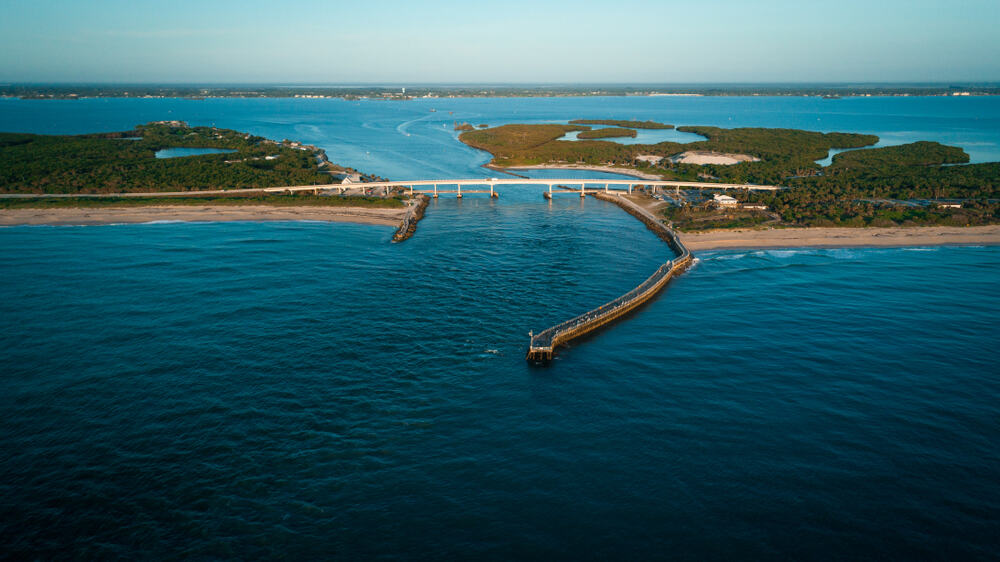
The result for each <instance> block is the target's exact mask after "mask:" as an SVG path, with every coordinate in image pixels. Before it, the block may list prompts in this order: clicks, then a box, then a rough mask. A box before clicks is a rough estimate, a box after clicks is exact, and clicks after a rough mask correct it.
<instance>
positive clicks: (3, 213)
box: [0, 205, 407, 226]
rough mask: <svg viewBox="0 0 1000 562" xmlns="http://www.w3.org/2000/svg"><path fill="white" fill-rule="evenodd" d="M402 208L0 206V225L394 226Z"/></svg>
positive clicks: (397, 222) (397, 223)
mask: <svg viewBox="0 0 1000 562" xmlns="http://www.w3.org/2000/svg"><path fill="white" fill-rule="evenodd" d="M406 211H407V209H406V208H399V209H380V208H367V207H319V206H312V207H284V206H268V205H247V206H233V205H216V206H212V205H205V206H190V205H176V206H169V205H163V206H159V205H157V206H149V207H106V208H95V207H90V208H87V207H78V208H70V207H67V208H52V209H44V208H38V209H31V208H24V209H0V226H16V225H53V226H61V225H65V226H69V225H98V224H122V223H144V222H156V221H181V222H224V221H299V220H308V221H328V222H353V223H361V224H376V225H385V226H398V225H399V222H400V221H401V220H402V219H403V216H404V215H405V214H406Z"/></svg>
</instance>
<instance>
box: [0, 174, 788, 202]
mask: <svg viewBox="0 0 1000 562" xmlns="http://www.w3.org/2000/svg"><path fill="white" fill-rule="evenodd" d="M504 185H539V186H544V187H547V188H548V191H547V192H546V193H547V197H551V196H552V195H554V194H557V193H578V194H580V195H581V196H584V195H586V194H588V193H597V192H608V193H610V192H627V193H632V189H633V188H634V187H635V186H637V185H644V186H653V187H665V188H675V189H678V190H679V189H722V190H733V189H736V190H741V189H746V190H750V191H775V190H778V189H782V188H781V187H778V186H775V185H754V184H743V183H710V182H691V181H666V180H643V179H638V178H636V179H625V180H619V179H592V178H589V179H588V178H583V179H581V178H575V179H574V178H567V179H559V178H545V179H528V178H510V179H508V178H478V179H476V178H473V179H436V180H404V181H382V182H368V183H349V184H322V185H294V186H285V187H262V188H252V189H207V190H192V191H161V192H147V193H134V192H130V193H50V194H45V193H37V194H36V193H8V194H0V198H11V199H15V198H16V199H31V198H42V197H94V198H100V197H182V196H183V197H191V196H197V195H238V194H241V193H289V192H291V193H296V192H310V191H312V192H315V193H318V192H320V191H335V192H339V193H345V192H347V191H353V190H359V189H360V190H363V191H364V192H365V193H368V192H372V193H377V192H378V191H382V192H383V193H385V194H388V193H389V191H390V190H392V189H394V188H403V189H408V190H409V192H410V193H411V194H418V193H423V194H427V195H430V196H432V197H438V196H439V195H441V194H454V195H455V196H456V197H462V195H463V194H471V193H489V194H490V196H491V197H496V196H497V187H498V186H504ZM556 186H574V187H578V188H579V189H570V190H567V189H565V188H564V189H562V190H560V191H556V190H554V189H555V187H556Z"/></svg>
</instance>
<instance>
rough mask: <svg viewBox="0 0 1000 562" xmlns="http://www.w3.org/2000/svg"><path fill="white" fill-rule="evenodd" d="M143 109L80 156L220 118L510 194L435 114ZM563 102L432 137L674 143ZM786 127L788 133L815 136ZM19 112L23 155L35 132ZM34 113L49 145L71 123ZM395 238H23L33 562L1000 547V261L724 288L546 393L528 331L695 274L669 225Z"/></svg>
mask: <svg viewBox="0 0 1000 562" xmlns="http://www.w3.org/2000/svg"><path fill="white" fill-rule="evenodd" d="M653 99H656V98H653ZM139 101H147V100H83V102H82V103H89V104H91V107H97V108H98V109H100V108H102V107H103V108H104V109H100V110H94V111H91V112H89V113H87V114H86V115H81V116H80V120H81V121H82V123H76V124H73V123H72V122H71V121H67V120H62V121H60V123H61V125H60V126H64V127H66V126H68V125H67V123H69V124H73V126H78V127H80V128H81V129H84V130H93V129H101V128H104V127H99V126H96V122H98V121H101V120H105V121H103V122H104V123H106V125H107V127H106V128H105V130H112V129H115V128H124V127H125V126H131V125H134V124H136V123H138V122H142V121H144V120H150V119H153V118H162V119H166V118H175V119H187V120H189V121H191V122H192V123H195V124H206V123H205V122H204V120H205V117H204V116H205V115H207V114H208V113H210V111H209V110H210V109H211V108H213V107H214V108H215V109H217V110H219V115H220V117H219V118H218V120H219V123H218V124H219V125H220V126H226V127H236V128H240V129H246V130H252V131H253V132H255V133H257V134H261V133H266V132H267V131H270V134H267V136H271V137H272V138H278V139H280V138H285V137H288V138H297V139H300V140H304V141H306V142H317V141H318V140H321V141H323V142H319V143H318V144H319V145H320V146H323V147H325V148H327V149H328V151H329V152H330V157H331V160H334V161H337V162H342V163H345V164H349V165H354V166H356V167H358V168H360V169H363V170H365V171H371V172H374V173H381V174H387V172H388V175H390V177H413V176H417V175H422V176H423V177H433V176H434V175H438V174H447V175H448V176H452V177H454V176H468V175H470V174H477V175H487V174H489V171H486V170H479V169H477V166H478V165H479V163H482V162H483V161H484V160H485V158H484V157H483V155H481V154H479V153H476V152H474V151H470V150H467V149H466V148H465V147H463V146H461V145H456V144H455V141H454V132H453V131H451V130H450V127H441V123H430V122H427V121H429V119H418V118H417V117H411V115H412V114H413V108H414V107H415V106H414V105H408V104H393V103H382V102H379V103H374V102H371V103H367V104H365V103H360V104H358V105H353V104H349V103H347V102H339V103H328V104H322V103H315V104H314V103H312V102H310V103H302V104H298V102H293V101H291V100H220V101H219V102H218V103H216V102H214V101H206V102H194V101H192V102H181V101H175V100H174V101H172V100H148V101H149V103H148V104H145V105H144V104H143V103H137V102H139ZM557 101H562V100H433V102H434V103H433V106H434V107H436V108H437V110H438V111H437V112H436V113H434V114H430V115H432V116H434V117H433V118H434V119H439V118H440V117H442V116H441V115H440V114H441V113H444V114H445V116H446V115H447V110H448V109H449V107H453V108H455V113H456V115H458V114H459V113H460V112H462V111H465V112H466V113H465V115H466V116H463V117H460V118H459V117H455V118H458V119H460V120H469V121H474V122H477V123H478V122H480V121H483V120H484V119H480V118H479V116H481V114H477V116H476V117H475V118H471V117H468V115H471V114H474V113H475V112H474V110H473V109H470V108H475V107H480V106H489V107H496V106H494V105H493V104H500V103H509V104H510V105H509V112H510V113H515V112H520V113H521V114H522V116H523V114H526V113H528V114H531V115H544V114H548V115H552V117H551V118H552V119H567V118H576V117H581V116H582V117H597V116H604V115H607V114H608V113H611V114H612V115H610V116H613V117H620V118H633V117H635V118H642V119H660V120H666V121H669V122H676V121H678V120H677V119H666V118H664V117H662V116H661V115H660V114H652V113H653V112H649V111H646V112H644V108H646V104H647V103H648V101H647V100H642V99H640V100H639V103H637V104H636V105H633V106H624V107H627V108H628V110H627V111H625V110H619V111H617V112H616V111H611V110H610V109H609V110H608V111H607V112H606V113H603V114H602V113H599V108H600V107H601V106H600V105H599V104H597V102H596V101H595V100H586V99H584V100H583V101H584V102H586V103H582V104H580V105H576V104H577V103H578V102H577V101H576V100H566V101H567V102H572V103H569V105H568V106H567V105H562V104H560V103H557ZM612 101H613V102H614V104H618V103H619V101H621V103H624V102H625V101H626V100H612ZM778 101H782V102H784V101H788V102H789V104H788V105H786V109H788V111H787V112H786V113H785V114H787V113H794V110H795V108H797V107H800V104H801V102H803V101H809V100H794V99H790V100H774V101H773V102H768V103H777V102H778ZM839 101H843V100H826V101H822V102H820V101H818V100H817V101H816V103H817V104H820V103H822V104H828V103H831V102H832V103H833V105H829V106H825V107H836V105H837V104H838V103H839ZM949 101H950V100H949ZM487 102H489V103H487ZM700 102H701V100H699V103H700ZM8 103H12V102H10V101H4V102H0V116H4V119H5V120H0V124H4V127H2V128H6V129H11V128H14V127H13V126H12V125H11V123H12V122H14V123H15V124H16V123H17V122H18V121H16V119H22V117H17V118H16V119H14V118H12V117H11V114H10V113H7V112H6V110H5V109H3V108H4V105H5V104H8ZM35 103H36V104H40V105H35V104H28V106H30V108H29V109H30V111H31V112H35V118H36V119H37V120H38V123H39V126H38V129H39V130H44V129H45V126H44V123H47V122H48V121H46V119H51V120H52V122H55V121H56V120H57V116H56V115H53V114H59V113H60V112H62V111H64V108H65V107H66V106H67V104H68V103H70V102H67V104H62V103H61V102H35ZM46 103H53V104H55V105H50V106H46V105H44V104H46ZM72 103H81V102H72ZM421 103H428V104H430V102H421ZM452 103H455V104H456V105H446V104H452ZM608 103H612V102H608ZM747 103H758V102H757V101H756V100H752V101H749V102H747ZM934 103H936V102H934ZM589 104H595V105H589ZM713 104H715V102H712V103H711V104H709V105H713ZM880 104H881V102H876V104H875V105H876V106H880ZM764 105H767V104H764ZM932 105H933V104H932ZM76 107H85V106H76ZM615 107H619V106H617V105H612V109H613V108H615ZM681 107H690V108H693V109H692V111H695V110H697V109H698V108H699V107H704V106H703V105H698V104H694V105H692V106H681ZM730 107H732V106H730ZM860 107H861V108H862V109H863V108H865V107H868V106H864V105H863V104H862V105H861V106H860ZM933 107H938V106H936V105H934V106H933ZM115 108H117V109H115ZM157 108H159V109H157ZM163 108H171V109H169V111H173V113H170V114H169V115H162V111H160V110H161V109H163ZM351 108H354V109H351ZM358 108H361V109H358ZM588 108H589V109H588ZM186 111H190V112H189V113H185V112H186ZM862 113H864V112H862ZM154 115H160V116H159V117H154ZM933 115H934V112H933V111H931V112H930V116H928V115H923V116H922V117H921V116H918V117H917V118H915V119H913V122H917V123H920V122H925V121H926V120H928V119H930V120H933V119H934V117H933ZM993 115H995V113H994V114H993ZM46 116H47V117H46ZM448 118H450V117H448ZM753 119H757V117H755V116H753V115H749V114H747V115H742V114H741V116H740V120H742V121H747V120H753ZM887 119H889V120H890V121H891V116H890V118H887ZM956 119H958V120H960V121H961V120H962V119H964V117H961V116H958V117H956ZM223 120H225V122H223ZM512 120H513V121H517V119H512ZM486 121H487V122H490V123H491V124H495V122H494V121H495V120H494V119H487V120H486ZM875 121H876V125H873V127H875V126H877V124H878V123H883V124H884V123H885V121H880V120H875ZM125 123H127V125H125ZM309 123H316V124H315V125H307V124H309ZM340 123H343V124H342V125H340ZM774 124H775V125H782V124H784V122H783V121H780V120H778V122H777V123H774ZM435 125H436V127H435ZM445 125H449V123H445ZM309 127H315V130H314V129H311V128H309ZM342 129H343V130H344V131H345V132H341V130H342ZM400 129H402V131H403V134H401V133H400ZM437 129H444V130H443V131H440V132H439V131H438V130H437ZM945 129H946V130H948V129H947V127H945ZM365 131H368V132H367V133H365ZM63 132H67V131H63ZM79 132H83V131H79ZM862 132H863V131H862ZM297 133H299V134H297ZM303 133H304V134H305V135H312V137H311V138H304V135H303ZM355 133H358V137H357V138H353V137H352V135H354V134H355ZM405 134H409V135H410V136H408V137H407V136H405ZM942 134H945V133H942ZM977 134H982V135H985V134H986V133H983V132H980V133H973V134H972V137H968V138H973V137H975V136H976V135H977ZM990 134H995V133H990ZM358 138H360V139H363V140H364V141H365V144H363V145H360V144H357V145H356V144H351V143H352V142H355V141H357V140H358ZM366 152H367V153H368V154H369V156H368V157H369V158H370V159H368V160H365V156H363V155H364V154H365V153H366ZM423 155H426V158H427V161H428V167H427V169H423V168H420V167H419V166H418V164H419V162H420V159H421V158H423ZM355 156H357V158H358V159H357V160H354V159H353V158H354V157H355ZM366 162H367V163H368V164H369V165H367V166H366V165H365V163H366ZM538 173H539V174H540V175H544V174H549V173H556V172H553V171H539V172H538ZM576 173H577V174H580V173H581V172H576ZM533 174H534V173H533ZM558 174H559V175H572V174H573V173H572V172H563V171H560V172H558ZM587 175H588V176H589V175H590V174H589V173H588V174H587ZM548 177H552V176H548ZM391 235H392V228H387V227H377V226H363V225H351V224H341V223H335V224H326V223H309V222H287V223H208V224H145V225H117V226H97V227H14V228H4V229H0V345H2V348H3V349H4V350H5V353H4V360H3V365H4V368H3V369H2V374H0V385H2V388H3V393H0V408H2V411H3V412H4V416H3V421H2V427H0V429H2V431H0V449H2V451H3V459H4V460H3V462H2V463H0V474H2V478H0V494H2V497H3V500H4V501H3V502H2V503H0V538H2V541H3V544H4V545H5V553H7V554H8V555H9V556H12V557H17V556H21V557H24V556H31V557H34V558H39V557H41V558H47V557H52V556H55V555H57V554H58V553H65V552H67V551H69V552H73V553H75V554H76V555H77V556H89V557H99V558H107V557H111V556H121V557H130V558H134V557H139V556H144V557H163V556H170V557H182V556H183V557H199V558H207V557H240V558H260V557H279V556H283V557H295V558H305V557H314V558H319V557H323V558H329V557H332V556H340V557H347V558H360V557H372V556H384V557H396V558H420V557H437V558H440V557H452V556H457V557H462V558H512V557H523V556H528V555H532V556H535V557H540V556H544V555H549V556H552V557H560V558H582V559H598V558H610V557H615V558H620V557H628V556H632V557H644V558H646V557H671V558H689V559H704V558H706V557H713V558H722V557H726V558H730V557H735V556H739V557H740V558H819V557H823V558H842V557H852V558H854V557H862V556H863V557H890V558H905V559H917V558H957V557H961V558H972V557H979V558H987V557H989V556H992V555H993V553H995V551H996V548H997V547H998V546H1000V544H998V540H997V537H998V536H1000V532H998V520H997V516H996V514H997V513H998V512H1000V511H998V510H1000V488H998V487H997V486H996V482H997V481H998V479H1000V474H998V472H997V468H996V467H997V466H1000V464H998V461H1000V459H998V456H1000V454H998V452H997V449H996V445H995V444H996V443H997V442H998V441H1000V423H998V417H997V409H996V404H997V403H998V398H1000V379H998V378H997V377H996V372H997V369H996V364H997V361H998V359H1000V353H998V351H997V349H996V345H995V342H996V337H997V334H998V333H1000V322H998V320H997V318H998V312H1000V296H998V293H997V291H996V283H997V279H998V273H1000V248H998V247H965V248H958V247H944V248H905V249H839V250H838V249H831V250H769V251H757V252H746V251H720V252H703V253H700V254H698V255H697V257H698V261H697V263H696V264H695V266H694V267H693V268H692V269H691V270H690V271H689V272H688V273H686V274H685V275H683V276H681V277H680V278H678V279H677V280H675V281H673V282H671V283H670V285H669V286H668V287H667V289H666V290H665V291H664V292H663V293H662V294H661V295H660V296H659V297H658V298H657V299H655V300H654V301H652V302H651V303H649V304H648V305H646V306H644V307H643V308H642V309H641V310H640V311H639V312H638V313H637V314H635V315H634V316H632V317H630V318H629V319H628V320H626V321H624V322H621V323H618V324H616V325H614V326H613V327H611V328H610V329H606V330H603V331H601V332H599V333H597V334H595V335H593V336H592V337H589V338H587V339H586V340H585V341H581V342H577V343H574V344H573V345H572V346H570V347H569V348H566V349H564V350H562V352H561V353H560V354H559V355H558V357H557V359H556V360H555V361H553V363H552V365H551V366H550V367H548V368H544V369H539V368H532V367H531V366H529V365H528V364H527V363H526V362H525V361H524V353H525V350H526V345H527V341H528V338H527V332H528V330H535V331H537V330H540V329H543V328H545V327H547V326H548V325H550V324H552V323H554V322H558V321H561V320H564V319H566V318H567V317H569V316H571V315H573V314H576V313H578V312H581V311H582V310H586V309H588V308H590V307H592V306H593V305H595V304H600V303H602V302H604V301H606V300H609V299H610V298H613V297H615V296H617V295H618V294H620V293H621V292H623V291H625V290H627V289H628V288H630V287H631V286H634V285H635V284H637V283H638V282H640V281H641V280H643V279H644V278H645V277H646V276H648V275H649V273H651V272H652V271H653V270H654V269H655V268H656V267H657V266H658V265H659V264H660V263H662V262H663V261H664V260H666V259H668V258H669V250H668V249H667V248H666V247H665V246H664V245H663V244H662V243H661V242H660V241H659V240H658V239H657V238H656V237H655V236H653V235H652V234H651V233H649V232H648V231H647V230H646V229H645V227H644V226H643V225H642V224H641V223H639V222H638V221H636V220H634V219H633V218H631V217H630V216H628V215H626V214H625V213H623V212H622V211H621V210H620V209H618V208H617V207H614V206H612V205H609V204H605V203H603V202H600V201H596V200H593V199H586V200H581V199H580V198H579V197H577V196H574V195H561V196H557V197H556V198H555V199H554V200H553V201H551V202H546V201H545V200H543V199H542V197H541V189H540V188H538V187H537V186H534V187H530V186H510V187H505V188H504V190H503V191H502V194H501V197H500V198H499V199H498V200H490V199H488V198H485V197H476V196H471V195H470V196H467V197H466V198H465V199H463V200H460V201H459V200H455V199H448V198H441V199H438V200H436V201H434V202H432V204H431V206H430V207H429V209H428V211H427V216H426V218H425V220H423V221H422V222H421V223H420V226H419V228H418V230H417V234H416V235H415V236H414V237H413V238H411V239H410V240H409V241H407V242H405V243H402V244H391V243H389V239H390V237H391Z"/></svg>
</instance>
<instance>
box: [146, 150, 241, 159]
mask: <svg viewBox="0 0 1000 562" xmlns="http://www.w3.org/2000/svg"><path fill="white" fill-rule="evenodd" d="M231 152H236V151H235V150H228V149H225V148H161V149H160V150H157V151H156V154H155V156H156V157H157V158H182V157H184V156H201V155H202V154H229V153H231Z"/></svg>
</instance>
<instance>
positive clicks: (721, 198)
mask: <svg viewBox="0 0 1000 562" xmlns="http://www.w3.org/2000/svg"><path fill="white" fill-rule="evenodd" d="M712 200H713V201H714V202H715V204H716V205H718V206H720V207H736V206H737V205H739V204H740V202H739V201H737V200H736V199H733V198H732V197H730V196H728V195H720V194H718V193H716V194H715V195H714V196H713V197H712Z"/></svg>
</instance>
